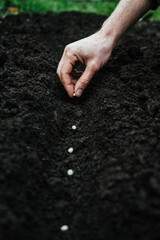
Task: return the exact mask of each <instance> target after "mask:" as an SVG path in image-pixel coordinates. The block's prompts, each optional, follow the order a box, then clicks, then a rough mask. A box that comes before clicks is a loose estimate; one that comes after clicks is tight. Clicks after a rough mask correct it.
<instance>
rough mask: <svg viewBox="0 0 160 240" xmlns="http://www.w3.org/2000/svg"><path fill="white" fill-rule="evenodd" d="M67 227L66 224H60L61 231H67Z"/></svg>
mask: <svg viewBox="0 0 160 240" xmlns="http://www.w3.org/2000/svg"><path fill="white" fill-rule="evenodd" d="M68 229H69V227H68V226H67V225H63V226H61V231H67V230H68Z"/></svg>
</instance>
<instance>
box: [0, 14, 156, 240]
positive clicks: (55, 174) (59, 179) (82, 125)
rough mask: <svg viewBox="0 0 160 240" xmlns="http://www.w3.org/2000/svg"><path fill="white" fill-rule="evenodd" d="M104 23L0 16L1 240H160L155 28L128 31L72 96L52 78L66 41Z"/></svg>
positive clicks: (84, 17)
mask: <svg viewBox="0 0 160 240" xmlns="http://www.w3.org/2000/svg"><path fill="white" fill-rule="evenodd" d="M105 19H106V17H105V16H97V15H94V14H83V13H75V12H71V13H61V14H58V15H56V14H53V13H47V14H45V15H41V14H28V13H26V14H20V15H18V16H7V17H6V18H5V19H3V20H1V23H0V239H1V240H14V239H15V240H22V239H23V240H32V239H33V240H106V239H107V240H117V239H119V240H158V239H160V23H159V22H157V23H156V22H145V21H142V22H139V23H137V24H136V26H135V27H134V28H132V29H131V30H129V31H128V32H127V33H126V34H125V35H124V36H123V37H122V38H121V40H120V41H119V42H118V44H117V46H116V48H115V49H114V51H113V54H112V57H111V59H110V60H109V62H108V63H107V64H106V65H105V66H104V67H103V68H102V69H101V70H100V71H99V72H98V73H97V74H96V75H95V77H94V78H93V79H92V81H91V83H90V85H89V86H88V88H87V89H86V91H85V92H84V94H83V95H82V97H81V98H79V99H78V98H73V99H70V98H69V97H68V95H67V93H66V92H65V90H64V88H63V86H62V84H61V83H60V81H59V79H58V76H57V75H56V69H57V65H58V62H59V60H60V58H61V54H62V52H63V49H64V47H65V46H66V44H68V43H70V42H73V41H75V40H78V39H80V38H83V37H86V36H88V35H90V34H92V33H94V32H95V31H96V30H98V29H99V28H100V26H101V24H102V23H103V21H104V20H105ZM72 125H76V126H77V129H76V130H72ZM70 147H73V148H74V151H73V153H72V154H70V153H68V148H70ZM68 169H73V170H74V174H73V175H72V176H68V174H67V170H68ZM62 225H68V227H69V230H68V231H65V232H62V231H61V230H60V227H61V226H62Z"/></svg>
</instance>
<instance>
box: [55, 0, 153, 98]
mask: <svg viewBox="0 0 160 240" xmlns="http://www.w3.org/2000/svg"><path fill="white" fill-rule="evenodd" d="M153 6H154V1H153V0H121V1H120V2H119V4H118V6H117V7H116V9H115V10H114V12H113V13H112V14H111V16H110V17H109V18H108V19H107V20H106V21H105V22H104V23H103V25H102V28H101V29H100V30H99V31H97V32H96V33H95V34H93V35H91V36H89V37H86V38H84V39H81V40H79V41H76V42H73V43H71V44H69V45H67V46H66V47H65V49H64V53H63V56H62V58H61V60H60V62H59V65H58V68H57V74H58V76H59V78H60V81H61V82H62V84H63V86H64V88H65V89H66V91H67V93H68V95H69V97H71V98H72V97H73V93H76V97H80V96H81V95H82V93H83V91H84V89H85V88H86V87H87V86H88V84H89V82H90V81H91V79H92V78H93V76H94V75H95V73H96V72H97V71H98V70H99V69H100V68H101V67H103V66H104V64H106V63H107V61H108V60H109V58H110V56H111V53H112V50H113V48H114V46H115V44H116V42H117V41H118V39H119V38H120V36H121V35H122V34H123V33H124V32H125V31H126V30H127V29H128V28H129V27H130V26H132V25H133V24H134V23H135V22H136V21H138V19H139V18H141V17H142V16H143V15H144V14H145V13H146V12H147V11H148V10H150V9H151V8H152V7H153ZM77 61H79V62H81V63H82V64H84V65H85V70H84V72H78V71H76V69H74V66H75V64H76V62H77Z"/></svg>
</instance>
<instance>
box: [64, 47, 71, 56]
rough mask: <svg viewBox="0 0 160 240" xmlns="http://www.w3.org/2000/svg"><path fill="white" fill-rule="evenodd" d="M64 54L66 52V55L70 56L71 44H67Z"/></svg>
mask: <svg viewBox="0 0 160 240" xmlns="http://www.w3.org/2000/svg"><path fill="white" fill-rule="evenodd" d="M65 54H66V55H67V56H71V55H72V47H71V45H67V46H66V47H65Z"/></svg>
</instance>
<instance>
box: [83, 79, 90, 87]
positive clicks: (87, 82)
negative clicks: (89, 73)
mask: <svg viewBox="0 0 160 240" xmlns="http://www.w3.org/2000/svg"><path fill="white" fill-rule="evenodd" d="M88 84H89V80H88V79H86V80H84V81H82V82H81V86H82V88H83V89H84V88H86V87H87V86H88Z"/></svg>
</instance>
